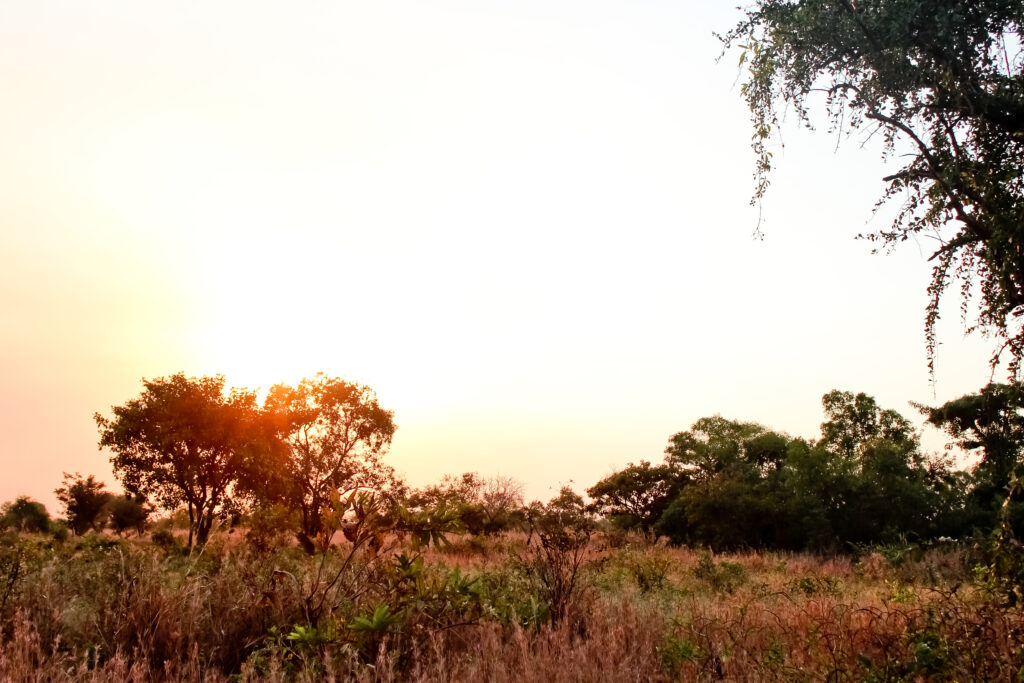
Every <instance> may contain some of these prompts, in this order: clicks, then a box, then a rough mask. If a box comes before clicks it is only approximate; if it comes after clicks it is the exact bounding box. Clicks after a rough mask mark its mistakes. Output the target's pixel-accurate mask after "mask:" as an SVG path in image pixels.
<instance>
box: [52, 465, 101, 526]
mask: <svg viewBox="0 0 1024 683" xmlns="http://www.w3.org/2000/svg"><path fill="white" fill-rule="evenodd" d="M54 493H55V494H57V500H59V501H60V503H61V505H63V507H64V517H65V518H66V519H67V520H68V526H70V527H71V530H72V531H73V532H74V533H75V535H76V536H81V535H82V534H84V533H85V532H87V531H90V530H92V529H98V528H100V527H102V526H103V517H104V515H105V514H106V506H107V503H108V502H109V501H110V499H111V498H112V496H111V494H110V492H109V491H107V490H106V488H105V485H104V484H103V482H101V481H96V478H95V477H94V476H93V475H91V474H90V475H89V476H88V477H86V478H82V475H81V474H79V473H78V472H75V473H74V474H68V473H67V472H65V473H64V485H63V486H61V487H60V488H58V489H56V490H54Z"/></svg>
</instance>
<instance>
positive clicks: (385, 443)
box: [264, 373, 396, 548]
mask: <svg viewBox="0 0 1024 683" xmlns="http://www.w3.org/2000/svg"><path fill="white" fill-rule="evenodd" d="M264 410H265V412H266V414H267V415H268V416H269V418H270V419H271V421H272V423H273V424H274V427H275V430H276V432H277V434H278V436H279V438H280V439H282V440H283V442H284V444H285V446H286V449H285V450H286V454H285V457H284V458H283V459H282V461H281V462H282V469H281V471H280V472H279V475H280V476H279V477H278V479H277V487H278V489H279V490H278V495H280V496H281V497H282V498H283V499H284V501H285V502H286V503H287V504H288V505H290V506H292V507H293V508H295V509H297V510H299V511H300V512H301V514H302V519H301V529H300V532H299V537H300V541H302V542H303V545H304V546H305V547H306V548H312V547H313V545H312V538H314V537H315V536H316V535H317V534H319V533H320V532H321V531H322V530H323V516H324V511H325V509H326V507H327V506H328V505H330V502H331V496H332V494H336V493H337V492H338V491H339V490H345V489H353V488H356V487H370V488H375V489H377V488H381V487H386V486H389V485H390V484H391V483H392V482H393V474H392V471H391V469H390V468H389V467H387V466H386V465H385V464H384V463H383V462H382V461H381V458H382V457H383V456H384V454H385V453H386V452H387V450H388V448H389V447H390V445H391V438H392V436H393V435H394V433H395V429H396V427H395V421H394V413H393V412H392V411H390V410H385V409H384V408H382V407H381V405H380V403H379V402H378V401H377V395H376V394H375V393H374V391H373V390H372V389H370V388H369V387H366V386H363V385H360V384H353V383H351V382H346V381H344V380H342V379H338V378H336V377H328V376H326V375H324V374H323V373H320V374H317V375H316V376H315V377H313V378H312V379H304V380H302V381H301V382H299V384H298V385H297V386H294V387H291V386H288V385H286V384H278V385H276V386H274V387H272V388H271V389H270V392H269V393H268V395H267V398H266V401H265V403H264Z"/></svg>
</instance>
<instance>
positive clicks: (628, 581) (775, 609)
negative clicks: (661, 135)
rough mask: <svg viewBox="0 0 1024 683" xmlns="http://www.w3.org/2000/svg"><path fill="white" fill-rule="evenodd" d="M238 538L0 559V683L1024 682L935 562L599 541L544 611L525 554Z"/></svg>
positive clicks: (989, 613)
mask: <svg viewBox="0 0 1024 683" xmlns="http://www.w3.org/2000/svg"><path fill="white" fill-rule="evenodd" d="M237 538H238V535H235V536H232V537H229V536H227V535H226V534H222V535H220V536H217V537H216V538H215V539H214V540H213V541H212V542H211V544H210V545H209V546H208V547H207V548H206V549H205V550H204V551H203V552H202V553H198V552H197V553H193V554H192V555H191V556H189V555H185V554H183V553H182V552H181V551H180V549H178V548H176V547H174V546H173V544H172V545H166V544H165V546H164V547H160V546H157V545H154V544H152V543H150V542H149V541H148V540H141V541H135V540H132V541H121V540H113V539H111V538H109V537H105V536H91V537H86V538H85V539H82V540H78V541H75V542H68V543H65V544H59V543H53V542H51V541H48V540H44V539H42V538H32V537H17V538H15V537H8V538H6V539H5V540H4V541H3V545H0V549H2V556H0V590H2V591H4V595H3V596H0V597H3V598H4V602H3V607H2V610H0V680H3V681H8V680H10V681H35V680H40V681H42V680H87V681H88V680H93V681H108V680H109V681H115V680H116V681H124V680H139V681H142V680H147V681H148V680H167V681H199V680H203V681H220V680H224V681H227V680H242V681H250V680H251V681H255V680H271V681H274V680H281V681H284V680H299V681H304V680H309V681H312V680H358V681H399V680H401V681H450V680H474V681H475V680H487V681H563V680H564V681H570V680H571V681H589V680H595V681H596V680H600V681H640V680H643V681H659V680H666V681H667V680H708V681H711V680H750V681H761V680H798V679H799V680H1017V677H1018V676H1020V675H1021V671H1022V667H1024V651H1022V647H1021V643H1022V637H1024V616H1022V612H1021V610H1020V608H1017V607H1008V606H1004V605H1001V604H999V603H998V602H996V601H994V600H993V599H991V598H989V597H987V596H986V594H985V593H984V592H982V591H980V590H978V589H975V588H974V587H973V585H972V584H971V574H970V572H969V571H968V569H967V566H966V565H967V563H965V562H964V561H963V557H962V555H961V554H960V553H958V552H956V551H955V550H946V551H942V552H931V553H925V554H922V555H921V556H919V557H917V556H915V557H913V558H910V559H905V560H899V561H896V560H894V559H892V558H889V559H886V557H885V556H884V555H883V554H881V553H878V554H874V555H872V554H866V555H864V556H863V557H862V558H860V560H856V559H854V558H848V557H817V556H812V555H795V554H785V553H744V554H733V555H710V554H708V553H703V552H699V551H691V550H687V549H672V548H665V547H662V546H652V545H649V544H645V543H643V542H642V540H641V539H634V541H635V542H634V543H633V544H632V545H623V544H620V543H616V544H603V543H601V542H600V539H598V542H595V543H592V544H590V545H589V546H588V547H587V548H586V551H585V552H584V553H581V554H579V555H578V556H574V557H578V559H579V563H578V565H576V564H574V565H572V566H574V567H575V571H576V574H575V576H574V578H573V580H574V581H575V582H578V583H576V584H574V586H576V587H575V588H573V592H572V594H571V596H570V598H571V599H569V600H567V601H565V602H564V603H562V604H561V605H560V606H558V605H556V604H555V600H556V598H554V597H553V593H552V592H551V587H552V585H555V584H557V581H558V580H560V579H558V580H555V581H554V583H553V582H552V576H554V574H551V573H550V572H553V571H564V570H565V568H566V567H565V566H564V565H563V566H559V565H557V562H553V561H552V562H553V566H549V567H547V568H545V566H544V562H545V561H547V560H546V559H545V558H546V557H547V555H546V554H545V553H544V552H543V551H542V549H541V548H538V547H537V546H536V539H533V542H532V545H530V546H527V544H526V539H525V538H523V537H521V536H507V537H499V538H495V539H487V540H486V541H478V540H473V541H470V540H468V539H463V540H461V541H457V542H456V543H455V544H453V546H452V547H449V548H445V549H440V550H435V549H431V550H429V551H427V552H425V553H424V554H423V555H421V556H416V555H414V554H412V553H411V551H409V550H405V551H403V549H401V548H395V551H396V552H397V554H395V553H385V554H381V555H374V554H373V553H371V552H363V551H362V550H361V549H353V548H351V547H348V546H346V545H345V544H344V543H341V544H339V546H338V548H337V549H335V550H332V551H331V552H330V553H327V554H326V555H320V556H317V557H308V556H306V555H305V554H304V553H302V552H301V551H299V550H298V549H295V548H291V547H273V548H268V547H264V546H261V547H254V546H253V545H252V544H249V543H246V542H244V541H239V540H237ZM12 558H15V559H12ZM556 559H557V558H556ZM562 559H564V558H562ZM574 562H575V560H574ZM545 571H547V572H549V574H548V575H547V578H546V579H545V573H544V572H545ZM12 577H13V578H12ZM5 586H6V587H7V588H5ZM556 610H562V612H560V613H557V614H556Z"/></svg>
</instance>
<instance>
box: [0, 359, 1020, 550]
mask: <svg viewBox="0 0 1024 683" xmlns="http://www.w3.org/2000/svg"><path fill="white" fill-rule="evenodd" d="M144 387H145V388H144V391H143V392H142V394H141V395H140V396H139V397H137V398H136V399H133V400H131V401H129V402H128V403H126V404H125V405H123V406H119V407H115V408H113V417H112V418H105V417H102V416H100V415H97V416H96V422H97V424H98V426H99V429H100V443H101V445H102V446H105V447H107V448H110V449H111V450H112V451H113V453H114V455H113V457H112V462H113V465H114V472H115V474H116V476H117V477H118V479H119V480H120V481H121V484H122V485H123V487H124V489H125V490H126V492H127V493H125V494H124V495H114V494H113V493H111V492H109V491H108V490H107V489H106V488H105V486H104V485H103V483H102V482H99V481H97V480H96V479H95V477H94V476H92V475H90V476H87V477H83V476H81V475H80V474H77V473H76V474H73V475H72V474H65V476H64V483H63V485H62V486H61V487H59V488H58V489H57V490H56V491H55V493H56V494H57V498H58V500H59V501H60V502H61V504H62V506H63V509H64V522H61V523H62V524H63V523H66V528H67V529H70V531H71V532H73V533H74V534H76V535H83V534H86V533H88V532H90V531H98V530H100V529H103V528H104V527H107V528H110V529H111V530H113V531H115V532H116V533H118V534H122V533H125V532H128V531H131V530H135V531H136V532H137V533H138V534H140V535H141V533H142V532H143V530H144V529H145V527H146V525H147V522H148V520H149V518H150V516H151V513H152V512H153V510H154V504H155V507H157V508H162V509H163V510H165V511H167V512H172V513H174V515H173V517H174V518H175V519H179V520H180V524H181V526H183V527H187V528H188V530H189V537H188V546H189V547H191V545H193V544H200V545H202V544H204V543H206V541H207V540H208V538H209V535H210V533H211V530H212V529H213V528H214V526H215V524H216V523H217V521H218V520H220V521H221V522H224V523H232V524H234V523H235V522H237V521H238V520H239V519H240V518H241V517H242V516H243V515H244V516H245V517H246V520H247V521H246V524H247V526H248V529H249V532H248V537H250V539H251V540H252V542H253V543H255V544H257V545H261V544H263V545H266V544H273V543H279V542H280V541H275V540H274V539H275V538H278V537H279V536H280V535H282V534H284V535H287V534H291V535H293V536H294V538H295V539H296V540H297V541H298V543H299V545H300V546H301V547H303V548H304V549H305V550H306V551H307V552H309V553H316V552H318V551H321V550H322V549H325V548H327V547H328V546H329V545H330V544H331V543H332V539H333V538H334V537H335V534H338V533H343V535H344V536H345V537H346V538H349V540H354V539H359V540H358V542H360V543H362V542H366V543H368V544H369V545H370V547H377V546H379V545H380V544H381V543H382V536H383V535H386V534H391V535H396V536H400V537H406V538H408V537H411V539H412V543H413V546H414V547H420V546H422V545H424V544H429V543H442V542H444V537H445V534H448V533H452V532H455V533H466V534H471V535H475V536H488V535H494V534H498V533H502V532H507V531H512V530H518V531H522V532H525V533H527V534H528V535H529V538H532V537H533V536H534V534H539V535H540V536H539V537H540V538H542V539H544V538H547V539H548V540H549V541H550V539H552V538H555V537H556V536H557V534H555V531H554V530H555V529H556V528H559V529H563V530H565V529H576V530H577V531H579V533H584V534H589V529H591V528H593V525H594V524H595V523H596V522H598V521H599V520H601V519H603V520H604V522H603V523H605V524H610V525H612V526H614V527H618V528H620V529H624V530H635V531H637V532H639V533H641V534H643V535H645V536H647V537H648V538H654V537H657V536H664V537H667V538H668V539H669V540H670V541H671V542H673V543H677V544H696V545H706V546H709V547H712V548H716V549H718V548H740V547H751V548H758V547H771V548H783V549H793V550H799V549H810V550H821V551H834V550H843V549H845V548H847V547H849V546H850V544H870V543H877V542H887V541H893V540H897V539H927V538H936V537H950V538H962V537H965V536H968V535H971V534H975V533H977V534H985V533H988V532H990V531H991V530H992V529H993V528H994V527H995V526H996V525H997V522H998V523H1000V524H1004V525H1006V524H1008V525H1009V526H1008V527H1007V529H1008V530H1010V531H1011V532H1012V533H1017V534H1019V533H1020V531H1022V530H1024V505H1021V504H1020V503H1017V502H1014V500H1015V499H1014V498H1013V496H1012V495H1011V493H1012V491H1013V490H1014V488H1013V487H1014V486H1017V487H1018V488H1019V487H1020V482H1024V465H1022V457H1021V453H1022V450H1024V388H1022V387H1021V385H1019V384H1010V385H1006V384H990V385H988V386H986V387H985V388H983V389H982V390H981V391H980V392H978V393H976V394H969V395H966V396H963V397H960V398H958V399H956V400H953V401H949V402H948V403H946V404H944V405H941V406H937V407H931V406H925V405H917V404H915V407H916V408H917V409H918V410H919V411H920V412H921V413H922V414H923V415H924V416H925V417H926V419H927V421H928V423H929V424H930V425H932V426H934V427H936V428H940V429H943V430H945V431H946V432H947V433H948V434H949V435H950V436H951V437H952V439H953V444H951V446H955V447H959V448H960V449H962V450H963V451H966V452H967V453H975V454H976V464H975V465H974V466H973V467H971V468H970V469H966V470H965V469H958V468H956V467H954V463H953V460H952V458H951V457H950V456H949V454H945V455H939V454H932V455H929V454H926V453H925V452H924V451H923V450H922V449H921V446H920V440H919V435H918V434H917V432H916V431H915V430H914V428H913V425H912V424H911V423H910V421H909V420H907V419H906V418H905V417H903V416H902V415H900V414H899V413H898V412H896V411H894V410H886V409H882V408H880V407H879V406H878V405H877V403H876V402H875V400H874V399H873V398H872V397H870V396H868V395H866V394H862V393H861V394H853V393H850V392H844V391H832V392H829V393H828V394H826V395H825V396H824V397H823V398H822V405H823V408H824V413H825V420H824V422H823V423H822V425H821V438H820V439H818V440H811V441H808V440H805V439H803V438H793V437H790V436H788V435H786V434H783V433H781V432H777V431H773V430H771V429H769V428H767V427H764V426H762V425H759V424H756V423H751V422H740V421H735V420H729V419H726V418H724V417H721V416H712V417H704V418H701V419H699V420H697V421H696V422H694V423H693V425H691V427H690V428H689V429H688V430H686V431H682V432H679V433H677V434H674V435H672V436H671V437H670V439H669V442H668V445H667V447H666V449H665V458H664V461H663V462H662V463H660V464H654V463H651V462H649V461H646V460H641V461H639V462H638V463H636V464H629V465H628V466H626V467H625V468H623V469H621V470H619V471H617V472H613V473H612V474H610V475H609V476H607V477H605V478H604V479H602V480H600V481H598V482H597V483H595V484H594V485H593V486H591V487H590V488H589V489H588V490H587V494H588V496H589V498H590V502H587V501H586V500H584V499H583V498H582V497H581V496H580V495H579V494H577V493H576V492H574V491H573V490H572V489H571V488H568V487H563V489H562V490H561V491H560V492H559V493H558V495H556V496H555V497H554V498H553V499H552V500H551V501H549V502H548V503H546V504H545V503H541V502H539V501H533V502H531V503H528V504H527V503H526V501H525V499H524V495H523V485H522V484H521V483H520V482H519V481H517V480H515V479H512V478H510V477H506V476H490V477H485V476H481V475H480V474H479V473H476V472H466V473H464V474H462V475H458V476H451V475H449V476H445V477H444V478H443V479H442V480H441V481H440V482H438V483H437V484H433V485H428V486H425V487H423V488H420V489H409V488H408V487H407V486H406V485H405V484H404V483H403V482H402V481H401V479H400V478H399V477H398V476H397V475H396V474H395V472H394V471H393V469H392V468H391V467H389V466H388V465H386V464H385V463H384V462H383V457H384V455H385V454H386V452H387V450H388V447H389V445H390V443H391V439H392V436H393V435H394V432H395V429H396V427H395V424H394V419H393V414H392V412H391V411H389V410H385V409H384V408H382V407H381V406H380V405H379V403H378V401H377V398H376V395H375V394H374V393H373V391H372V390H371V389H369V388H368V387H365V386H360V385H357V384H352V383H348V382H345V381H343V380H340V379H336V378H330V377H326V376H324V375H317V376H316V377H314V378H312V379H307V380H303V381H302V382H300V383H299V384H298V385H296V386H294V387H290V386H287V385H277V386H275V387H273V388H272V389H271V390H270V392H269V393H268V395H267V397H266V400H265V401H264V402H263V404H262V405H259V404H258V403H257V401H256V399H255V394H254V393H253V392H250V391H247V390H234V391H231V392H226V391H225V389H224V379H223V378H222V377H203V378H188V377H185V376H184V375H181V374H179V375H174V376H172V377H169V378H161V379H157V380H151V381H146V382H144ZM148 501H153V503H154V504H151V503H149V502H148ZM0 513H2V516H0V522H2V524H3V526H5V527H7V528H11V529H16V530H20V531H35V532H45V531H48V530H50V528H51V525H52V521H51V520H50V517H49V515H48V513H47V512H46V509H45V508H44V507H43V506H42V505H41V504H39V503H37V502H35V501H32V500H31V499H29V498H26V497H22V498H19V499H17V500H16V501H13V502H10V503H7V504H5V505H4V506H3V508H2V510H0ZM162 533H165V535H166V531H164V532H162ZM166 540H167V542H173V538H169V539H166ZM552 542H553V541H552Z"/></svg>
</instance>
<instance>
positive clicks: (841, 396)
mask: <svg viewBox="0 0 1024 683" xmlns="http://www.w3.org/2000/svg"><path fill="white" fill-rule="evenodd" d="M821 404H822V406H824V408H825V417H826V418H827V419H826V420H825V422H823V423H822V424H821V443H822V445H824V446H825V447H826V448H828V449H829V450H831V451H833V452H835V453H837V454H839V455H842V456H846V457H850V458H852V457H854V456H855V455H856V454H857V450H858V448H860V447H861V446H863V445H864V444H865V443H867V442H868V441H870V440H871V439H876V438H881V439H886V440H889V441H894V442H897V443H899V444H900V445H903V446H906V447H909V448H915V447H916V445H917V435H916V434H915V433H914V428H913V425H911V424H910V422H909V421H908V420H907V419H906V418H905V417H903V416H902V415H900V414H899V413H897V412H896V411H895V410H882V409H881V408H879V407H878V404H877V403H876V402H875V399H874V398H873V397H871V396H868V395H867V394H864V393H858V394H856V395H854V394H853V393H851V392H849V391H838V390H836V389H833V390H832V391H830V392H828V393H827V394H825V395H824V396H822V397H821Z"/></svg>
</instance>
